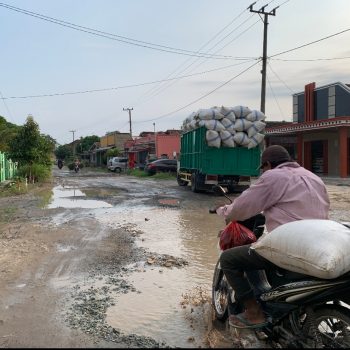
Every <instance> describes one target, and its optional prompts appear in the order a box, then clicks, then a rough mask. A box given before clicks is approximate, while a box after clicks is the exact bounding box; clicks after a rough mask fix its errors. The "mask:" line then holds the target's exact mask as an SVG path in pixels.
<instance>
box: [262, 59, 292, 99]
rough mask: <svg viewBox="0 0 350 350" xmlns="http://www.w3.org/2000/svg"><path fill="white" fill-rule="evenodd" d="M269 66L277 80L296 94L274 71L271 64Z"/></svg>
mask: <svg viewBox="0 0 350 350" xmlns="http://www.w3.org/2000/svg"><path fill="white" fill-rule="evenodd" d="M268 66H269V68H270V70H271V72H272V73H273V74H274V75H275V76H276V77H277V79H278V80H279V81H280V82H281V83H282V84H283V85H284V86H285V87H286V88H287V89H288V90H289V91H290V92H291V93H292V94H294V91H293V90H292V89H291V88H290V87H289V86H288V85H287V84H286V83H285V82H284V81H283V80H282V79H281V78H280V77H279V75H278V74H277V73H276V72H275V71H274V70H273V69H272V66H271V63H270V62H268Z"/></svg>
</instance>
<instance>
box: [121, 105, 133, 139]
mask: <svg viewBox="0 0 350 350" xmlns="http://www.w3.org/2000/svg"><path fill="white" fill-rule="evenodd" d="M132 110H134V108H123V111H128V112H129V125H130V136H131V138H132V132H131V111H132Z"/></svg>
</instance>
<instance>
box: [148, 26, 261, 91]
mask: <svg viewBox="0 0 350 350" xmlns="http://www.w3.org/2000/svg"><path fill="white" fill-rule="evenodd" d="M245 22H246V21H245ZM256 23H258V21H257V22H255V23H253V24H252V25H251V26H250V27H248V28H247V29H245V30H244V31H243V32H241V33H240V34H239V35H237V36H236V37H235V38H233V39H232V40H231V41H230V42H228V43H227V44H225V45H224V46H223V47H221V48H220V49H218V50H217V51H215V52H214V54H216V53H217V52H220V51H221V50H223V49H224V48H225V47H226V46H227V45H229V44H231V43H232V42H233V41H234V40H236V39H237V38H239V37H240V36H241V35H243V34H244V33H245V32H247V31H248V30H249V29H250V28H252V27H253V26H254V25H255V24H256ZM236 29H237V28H236ZM232 33H233V31H231V33H230V34H232ZM226 37H227V36H225V37H224V38H223V39H225V38H226ZM223 39H222V40H223ZM222 40H220V41H219V42H218V43H217V44H219V43H220V42H221V41H222ZM217 44H216V45H214V46H213V47H211V48H210V49H209V50H212V49H213V48H214V47H215V46H217ZM199 59H200V58H196V59H195V61H194V62H192V63H191V64H190V65H188V66H187V67H185V68H184V69H182V70H181V71H180V72H179V74H180V73H183V72H185V71H186V70H187V69H188V68H190V67H191V66H192V65H193V64H194V63H196V62H197V61H198V60H199ZM203 63H204V61H202V62H199V64H197V65H196V66H195V67H193V69H192V70H191V71H190V72H192V71H193V70H194V69H196V68H198V67H199V66H201V65H202V64H203ZM177 77H178V76H175V78H174V79H172V80H173V81H172V82H170V83H169V84H168V85H166V86H165V87H164V88H163V89H162V87H161V86H160V87H158V89H157V88H156V90H155V91H154V93H153V95H152V96H151V98H152V97H155V96H157V95H158V94H159V93H161V92H163V91H164V90H166V89H167V88H169V87H170V86H172V85H174V84H175V83H176V80H178V79H179V78H177Z"/></svg>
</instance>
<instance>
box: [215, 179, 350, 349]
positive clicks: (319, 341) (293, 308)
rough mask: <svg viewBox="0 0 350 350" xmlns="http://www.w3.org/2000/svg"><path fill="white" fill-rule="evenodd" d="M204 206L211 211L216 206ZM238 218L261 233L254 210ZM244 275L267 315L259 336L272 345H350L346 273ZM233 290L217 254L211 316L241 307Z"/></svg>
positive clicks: (281, 271) (225, 314)
mask: <svg viewBox="0 0 350 350" xmlns="http://www.w3.org/2000/svg"><path fill="white" fill-rule="evenodd" d="M214 187H216V188H213V190H214V191H215V192H219V193H221V195H224V196H225V197H226V198H228V199H229V200H230V201H231V199H230V198H229V197H228V196H227V195H226V194H225V190H224V189H223V188H222V187H221V186H214ZM231 202H232V201H231ZM209 212H210V213H216V210H215V209H210V210H209ZM249 221H250V222H249ZM259 221H260V223H259ZM240 223H241V224H242V225H245V226H246V227H248V228H249V229H250V230H252V231H253V233H254V234H255V235H256V236H257V237H259V236H260V235H261V234H262V231H263V230H261V220H259V216H257V217H254V218H251V219H248V220H246V221H244V222H240ZM344 226H346V227H349V226H348V225H347V224H344ZM246 276H247V278H248V279H249V281H250V282H251V283H252V284H253V285H254V287H255V288H254V289H255V293H256V296H257V297H258V299H259V300H260V303H261V305H262V307H263V309H264V310H265V312H266V313H267V315H268V318H267V320H268V324H267V325H266V326H265V327H263V328H261V329H260V332H258V331H257V336H258V337H259V338H260V339H264V340H265V341H267V342H268V343H269V344H270V345H272V347H274V348H275V347H276V348H281V347H282V348H289V347H291V348H349V347H350V309H349V305H350V297H349V295H350V273H346V274H344V275H342V276H340V277H338V278H334V279H319V278H315V277H312V276H308V275H302V274H299V273H294V272H291V271H287V270H284V269H280V268H279V269H277V268H276V269H275V270H269V271H268V270H259V271H246ZM234 294H235V292H234V290H233V289H232V287H231V286H230V285H229V283H228V282H227V280H226V277H225V275H224V273H223V271H222V269H221V267H220V260H219V261H218V262H217V264H216V266H215V270H214V278H213V285H212V304H213V307H214V312H215V317H216V319H218V320H221V321H225V320H226V319H227V318H228V316H229V315H230V314H238V313H241V312H243V305H241V304H240V303H239V302H238V301H236V300H235V298H234Z"/></svg>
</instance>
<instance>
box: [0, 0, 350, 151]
mask: <svg viewBox="0 0 350 350" xmlns="http://www.w3.org/2000/svg"><path fill="white" fill-rule="evenodd" d="M0 1H1V0H0ZM252 3H253V1H252V0H249V1H246V0H220V1H217V0H7V1H6V2H0V23H1V30H0V47H1V65H0V115H1V116H3V117H5V119H6V120H7V121H8V122H11V123H14V124H17V125H23V124H24V123H25V122H26V119H27V117H28V115H32V116H33V118H34V120H35V121H36V122H37V123H38V125H39V128H40V132H41V133H43V134H47V135H50V136H51V137H53V138H54V139H55V140H56V141H57V143H58V144H66V143H70V142H72V141H73V139H75V140H76V139H77V138H80V137H86V136H91V135H97V136H100V137H101V136H104V135H105V134H106V133H108V132H112V131H120V132H126V133H127V132H130V122H129V111H128V110H127V109H132V110H130V113H131V130H132V135H133V136H134V137H136V136H138V135H139V134H140V133H141V132H143V131H166V130H168V129H180V128H181V125H182V122H183V121H184V120H185V118H186V117H188V116H189V115H190V114H191V113H192V112H193V111H197V110H198V109H200V108H211V107H213V106H226V107H233V106H237V105H244V106H248V107H249V108H251V109H257V110H260V103H261V67H262V66H261V57H262V53H263V31H264V24H263V16H261V15H259V14H258V13H254V12H250V11H249V9H247V8H248V7H249V6H250V5H251V4H252ZM266 4H267V7H265V12H270V11H272V10H273V9H274V8H276V7H277V6H279V7H278V8H277V9H276V10H275V16H273V15H269V16H268V32H267V56H268V63H267V83H266V106H265V114H266V120H267V121H282V120H284V121H292V115H293V98H292V95H293V94H294V93H299V92H302V91H303V90H304V87H305V85H306V84H308V83H311V82H315V83H316V87H320V86H324V85H328V84H332V83H335V82H342V83H350V68H349V67H350V65H349V63H350V24H349V19H348V17H349V13H350V1H349V0H333V1H331V2H330V1H326V0H307V1H306V0H272V1H271V0H264V1H262V0H258V1H256V3H255V4H254V5H253V7H252V9H253V10H256V11H257V10H260V9H261V7H262V6H264V5H266ZM327 37H328V38H327Z"/></svg>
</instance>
